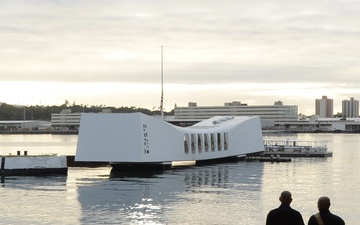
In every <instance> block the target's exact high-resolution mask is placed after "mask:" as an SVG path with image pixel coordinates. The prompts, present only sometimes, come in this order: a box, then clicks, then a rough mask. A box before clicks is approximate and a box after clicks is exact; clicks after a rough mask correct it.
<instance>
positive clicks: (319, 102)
mask: <svg viewBox="0 0 360 225" xmlns="http://www.w3.org/2000/svg"><path fill="white" fill-rule="evenodd" d="M333 102H334V101H333V99H329V98H327V96H325V95H324V96H322V99H316V100H315V109H316V112H315V113H316V115H318V116H319V117H321V118H331V117H333V115H334V113H333V108H334V103H333Z"/></svg>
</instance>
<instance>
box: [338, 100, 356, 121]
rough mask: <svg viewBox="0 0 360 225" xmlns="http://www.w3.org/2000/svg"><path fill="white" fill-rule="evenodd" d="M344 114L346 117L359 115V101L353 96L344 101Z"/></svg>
mask: <svg viewBox="0 0 360 225" xmlns="http://www.w3.org/2000/svg"><path fill="white" fill-rule="evenodd" d="M342 115H343V117H346V118H354V117H359V101H358V100H355V99H354V97H351V98H350V100H343V101H342Z"/></svg>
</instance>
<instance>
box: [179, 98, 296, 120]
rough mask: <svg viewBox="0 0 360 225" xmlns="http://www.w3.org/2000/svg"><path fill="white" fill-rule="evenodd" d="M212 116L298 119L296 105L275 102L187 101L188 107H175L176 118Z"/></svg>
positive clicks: (204, 117)
mask: <svg viewBox="0 0 360 225" xmlns="http://www.w3.org/2000/svg"><path fill="white" fill-rule="evenodd" d="M213 116H260V118H261V120H272V121H283V120H286V121H289V120H297V119H298V107H297V106H295V105H283V104H282V102H275V104H274V105H252V106H249V105H247V104H243V103H241V102H239V101H234V102H226V103H225V104H224V106H197V104H196V103H195V102H189V104H188V107H175V109H174V118H175V119H176V120H192V121H201V120H204V119H208V118H211V117H213Z"/></svg>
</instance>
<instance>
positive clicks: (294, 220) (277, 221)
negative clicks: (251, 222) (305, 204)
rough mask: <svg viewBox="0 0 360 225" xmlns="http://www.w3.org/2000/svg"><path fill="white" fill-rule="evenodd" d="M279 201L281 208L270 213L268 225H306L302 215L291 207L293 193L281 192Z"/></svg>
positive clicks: (267, 219) (267, 218) (267, 220)
mask: <svg viewBox="0 0 360 225" xmlns="http://www.w3.org/2000/svg"><path fill="white" fill-rule="evenodd" d="M279 200H280V202H281V205H280V207H279V208H276V209H273V210H271V211H270V212H269V213H268V215H267V217H266V225H304V220H303V218H302V216H301V214H300V213H299V212H298V211H296V210H294V209H292V208H291V207H290V203H291V202H292V198H291V193H290V192H289V191H283V192H281V195H280V197H279Z"/></svg>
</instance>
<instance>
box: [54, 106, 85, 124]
mask: <svg viewBox="0 0 360 225" xmlns="http://www.w3.org/2000/svg"><path fill="white" fill-rule="evenodd" d="M80 118H81V113H71V109H63V110H61V112H60V113H52V114H51V124H52V127H54V128H65V129H67V128H69V127H72V128H75V127H79V125H80Z"/></svg>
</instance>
